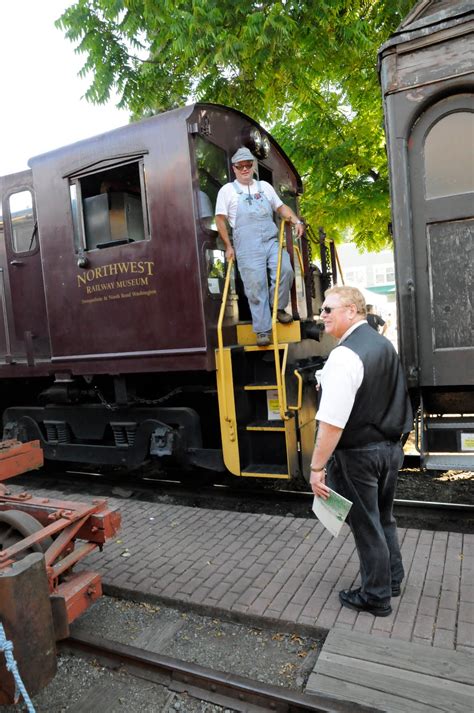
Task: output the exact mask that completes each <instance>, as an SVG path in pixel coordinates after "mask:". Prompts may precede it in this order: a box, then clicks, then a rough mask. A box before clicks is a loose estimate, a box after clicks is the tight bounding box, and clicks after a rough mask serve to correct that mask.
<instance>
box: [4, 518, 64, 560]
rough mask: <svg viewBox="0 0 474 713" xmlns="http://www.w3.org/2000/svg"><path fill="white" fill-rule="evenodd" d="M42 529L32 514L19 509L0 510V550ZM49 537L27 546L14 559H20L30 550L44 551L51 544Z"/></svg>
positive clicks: (30, 551) (29, 552)
mask: <svg viewBox="0 0 474 713" xmlns="http://www.w3.org/2000/svg"><path fill="white" fill-rule="evenodd" d="M42 529H43V525H42V524H41V523H40V522H39V521H38V520H37V519H36V518H35V517H33V516H32V515H28V513H26V512H22V511H21V510H6V511H4V512H0V550H6V549H7V548H8V547H11V546H12V545H16V543H17V542H21V540H23V539H24V538H25V537H29V535H34V534H35V533H36V532H39V530H42ZM52 542H53V540H52V539H51V537H47V538H46V539H44V540H42V541H41V542H37V543H36V544H34V545H32V546H31V547H29V548H28V549H27V550H24V551H23V552H20V553H18V555H16V559H17V560H20V559H23V557H26V555H29V554H31V553H32V552H46V550H47V549H48V547H49V546H50V545H51V544H52Z"/></svg>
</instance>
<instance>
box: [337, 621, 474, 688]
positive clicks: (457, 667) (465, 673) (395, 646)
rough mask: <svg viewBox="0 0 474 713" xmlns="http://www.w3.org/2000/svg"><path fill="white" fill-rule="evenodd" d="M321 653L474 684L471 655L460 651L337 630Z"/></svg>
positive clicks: (473, 659)
mask: <svg viewBox="0 0 474 713" xmlns="http://www.w3.org/2000/svg"><path fill="white" fill-rule="evenodd" d="M323 651H325V652H328V653H333V654H341V655H342V656H351V657H353V658H355V659H362V660H364V661H373V662H374V663H380V664H386V665H387V666H394V667H397V668H400V669H406V670H408V671H416V672H418V673H422V674H427V675H431V676H439V677H440V678H443V679H448V680H451V681H458V682H459V683H467V684H469V685H470V684H472V682H473V671H474V656H473V655H472V654H468V653H463V652H461V651H448V650H446V649H436V648H433V647H429V646H423V645H422V644H412V643H409V642H407V641H400V640H398V639H382V638H380V637H377V636H375V635H373V634H363V633H358V632H355V631H350V632H348V631H341V630H337V629H332V630H331V631H330V632H329V634H328V636H327V638H326V641H325V643H324V647H323ZM473 692H474V690H473Z"/></svg>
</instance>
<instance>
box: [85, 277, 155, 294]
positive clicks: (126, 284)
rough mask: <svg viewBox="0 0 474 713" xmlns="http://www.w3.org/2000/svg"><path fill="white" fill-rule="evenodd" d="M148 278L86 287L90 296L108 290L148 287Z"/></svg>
mask: <svg viewBox="0 0 474 713" xmlns="http://www.w3.org/2000/svg"><path fill="white" fill-rule="evenodd" d="M147 285H148V277H136V278H135V279H133V280H117V282H102V283H100V284H99V285H86V292H87V294H88V295H90V294H92V293H93V292H106V291H107V290H119V289H123V288H124V287H144V286H145V287H146V286H147Z"/></svg>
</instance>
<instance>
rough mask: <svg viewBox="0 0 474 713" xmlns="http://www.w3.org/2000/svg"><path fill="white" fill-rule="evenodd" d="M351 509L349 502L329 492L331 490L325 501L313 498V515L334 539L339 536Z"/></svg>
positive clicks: (333, 491) (333, 492)
mask: <svg viewBox="0 0 474 713" xmlns="http://www.w3.org/2000/svg"><path fill="white" fill-rule="evenodd" d="M351 507H352V503H351V501H350V500H347V498H344V497H343V496H342V495H339V493H336V491H335V490H331V488H329V497H328V499H327V500H324V498H319V497H317V496H315V498H314V502H313V512H314V514H315V515H316V517H317V518H318V520H319V521H320V522H321V523H322V524H323V525H324V527H325V528H326V529H327V530H329V532H330V533H331V535H334V537H337V536H338V535H339V533H340V531H341V528H342V526H343V524H344V521H345V519H346V517H347V514H348V512H349V510H350V509H351Z"/></svg>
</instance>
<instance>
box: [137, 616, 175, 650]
mask: <svg viewBox="0 0 474 713" xmlns="http://www.w3.org/2000/svg"><path fill="white" fill-rule="evenodd" d="M183 626H184V621H182V620H181V621H170V622H168V623H167V624H159V625H158V626H157V627H156V628H151V629H146V630H145V631H144V632H143V633H142V634H140V636H138V637H137V638H136V639H135V640H134V641H133V642H132V643H133V645H134V646H137V647H138V648H139V649H145V650H146V651H154V652H155V653H157V654H159V653H163V648H164V647H165V646H166V644H167V643H168V642H169V641H170V640H171V639H172V638H173V637H174V636H175V634H177V633H178V631H179V630H180V629H182V628H183Z"/></svg>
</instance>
